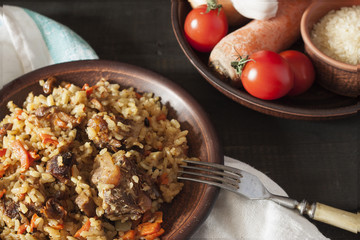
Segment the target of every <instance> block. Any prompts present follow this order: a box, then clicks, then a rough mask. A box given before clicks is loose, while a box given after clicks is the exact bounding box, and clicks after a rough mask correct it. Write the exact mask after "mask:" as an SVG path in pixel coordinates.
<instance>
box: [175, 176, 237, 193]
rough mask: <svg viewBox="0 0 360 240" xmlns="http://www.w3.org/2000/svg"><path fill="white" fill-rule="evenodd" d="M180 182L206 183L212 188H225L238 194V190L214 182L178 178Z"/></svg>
mask: <svg viewBox="0 0 360 240" xmlns="http://www.w3.org/2000/svg"><path fill="white" fill-rule="evenodd" d="M177 178H178V179H180V180H188V181H192V182H199V183H205V184H208V185H212V186H216V187H219V188H223V189H226V190H229V191H232V192H235V193H236V190H237V188H235V187H230V186H229V185H225V184H221V183H217V182H212V181H206V180H202V179H197V178H188V177H181V176H180V177H177Z"/></svg>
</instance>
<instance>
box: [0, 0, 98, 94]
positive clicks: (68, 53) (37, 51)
mask: <svg viewBox="0 0 360 240" xmlns="http://www.w3.org/2000/svg"><path fill="white" fill-rule="evenodd" d="M0 13H1V15H0V44H1V45H0V50H1V51H0V53H1V58H0V63H1V64H0V73H1V75H0V89H1V88H2V86H3V85H5V84H6V83H7V82H8V81H11V80H13V79H15V78H17V77H19V76H21V75H23V74H25V73H27V72H30V71H32V70H35V69H38V68H41V67H44V66H47V65H50V64H55V63H61V62H68V61H74V60H82V59H97V58H98V56H97V55H96V53H95V52H94V50H93V49H92V48H91V47H90V46H89V45H88V44H87V43H86V42H85V41H84V40H83V39H82V38H81V37H79V36H78V35H77V34H76V33H74V32H73V31H72V30H70V29H69V28H68V27H66V26H64V25H62V24H60V23H57V22H56V21H54V20H52V19H49V18H47V17H45V16H43V15H40V14H38V13H35V12H33V11H30V10H28V9H24V8H19V7H15V6H8V5H4V6H3V7H0Z"/></svg>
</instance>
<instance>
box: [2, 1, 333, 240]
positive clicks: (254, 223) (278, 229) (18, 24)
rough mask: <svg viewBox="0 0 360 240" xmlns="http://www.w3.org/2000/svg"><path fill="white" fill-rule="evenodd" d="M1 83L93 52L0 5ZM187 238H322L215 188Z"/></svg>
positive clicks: (57, 28)
mask: <svg viewBox="0 0 360 240" xmlns="http://www.w3.org/2000/svg"><path fill="white" fill-rule="evenodd" d="M0 11H2V18H0V43H1V54H2V58H1V61H2V64H1V65H0V68H1V67H3V69H0V72H1V73H2V76H1V78H0V89H1V87H2V86H3V85H4V84H6V83H8V82H9V81H11V80H13V79H14V78H16V77H18V76H21V75H22V74H24V73H27V72H29V71H32V70H34V69H37V68H40V67H43V66H47V65H50V64H54V63H60V62H66V61H73V60H80V59H96V58H97V55H96V53H95V52H94V51H93V50H92V49H91V47H90V46H89V45H88V44H87V43H86V42H85V41H84V40H83V39H82V38H80V37H79V36H78V35H76V34H75V33H74V32H73V31H71V30H70V29H69V28H67V27H66V26H63V25H61V24H59V23H57V22H55V21H53V20H51V19H49V18H46V17H44V16H42V15H40V14H37V13H35V12H32V11H30V10H27V9H22V8H18V7H12V6H4V7H3V8H0ZM225 164H226V165H229V166H233V167H237V168H241V169H243V170H246V171H249V172H251V173H253V174H255V175H257V176H258V177H259V178H260V179H261V180H262V182H263V183H264V184H265V186H266V187H267V188H268V189H269V190H270V191H271V192H273V193H275V194H278V195H283V196H286V193H285V192H284V191H283V190H282V189H281V188H280V187H279V186H278V185H277V184H276V183H275V182H273V181H272V180H271V179H270V178H268V177H267V176H265V175H264V174H263V173H261V172H259V171H257V170H255V169H254V168H252V167H250V166H249V165H247V164H245V163H242V162H240V161H237V160H234V159H231V158H229V157H225ZM192 239H229V240H234V239H254V240H255V239H267V240H268V239H270V240H271V239H274V240H275V239H276V240H282V239H284V240H288V239H302V240H303V239H316V240H319V239H326V238H325V237H324V236H323V235H322V234H321V233H320V232H319V231H318V230H317V228H316V227H315V226H314V225H313V224H312V223H310V222H309V221H308V220H307V219H306V218H304V217H302V216H300V215H299V214H298V213H296V212H294V211H291V210H289V209H286V208H284V207H281V206H279V205H277V204H275V203H273V202H270V201H266V200H261V201H260V200H258V201H250V200H247V199H245V198H242V197H240V196H238V195H236V194H234V193H231V192H227V191H223V190H221V192H220V195H219V197H218V199H217V201H216V203H215V206H214V208H213V210H212V212H211V214H210V216H209V217H208V219H207V220H206V221H205V222H204V224H203V225H202V226H201V227H200V229H199V230H198V231H197V232H196V233H195V234H194V235H193V237H192Z"/></svg>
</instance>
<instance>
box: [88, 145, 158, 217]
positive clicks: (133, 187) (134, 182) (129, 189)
mask: <svg viewBox="0 0 360 240" xmlns="http://www.w3.org/2000/svg"><path fill="white" fill-rule="evenodd" d="M99 161H100V163H96V162H99ZM101 162H102V163H101ZM110 162H111V163H110ZM100 169H101V170H100ZM110 169H112V171H111V172H110ZM115 169H116V170H115ZM113 176H116V177H113ZM114 179H116V181H114ZM144 179H145V176H144V174H143V173H142V172H141V170H140V169H139V168H138V166H137V164H136V161H135V159H132V158H128V157H126V156H125V151H118V152H116V153H115V154H113V155H110V153H109V152H106V153H104V154H103V155H101V156H97V159H96V160H95V165H94V172H93V175H92V182H93V183H94V184H95V185H97V188H98V190H99V196H102V198H103V208H104V210H105V216H106V217H107V218H108V219H110V220H113V221H116V220H122V219H125V218H128V217H130V218H131V219H133V220H134V219H135V220H136V219H139V218H140V217H141V215H142V214H143V213H145V212H146V211H148V210H149V209H150V208H151V199H150V197H149V194H150V192H151V191H150V192H145V191H144V190H143V188H144V187H145V186H149V184H148V181H144ZM149 180H150V178H149ZM112 181H114V187H109V188H104V187H103V185H102V184H104V183H109V182H112ZM152 185H154V184H152V183H151V184H150V189H151V188H152Z"/></svg>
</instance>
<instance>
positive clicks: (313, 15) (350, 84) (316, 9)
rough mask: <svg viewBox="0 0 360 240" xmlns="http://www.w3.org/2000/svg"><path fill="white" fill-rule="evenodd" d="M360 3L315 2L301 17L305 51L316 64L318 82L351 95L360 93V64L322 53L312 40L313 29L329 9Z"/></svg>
mask: <svg viewBox="0 0 360 240" xmlns="http://www.w3.org/2000/svg"><path fill="white" fill-rule="evenodd" d="M359 4H360V2H359V1H358V0H348V1H318V2H314V3H312V4H311V5H310V6H309V7H308V8H307V9H306V11H305V12H304V14H303V17H302V19H301V36H302V39H303V40H304V43H305V51H306V53H307V54H308V55H309V56H310V58H311V59H312V61H313V63H314V65H315V68H316V73H317V82H318V83H319V84H320V85H321V86H323V87H324V88H326V89H328V90H330V91H332V92H334V93H337V94H340V95H344V96H349V97H358V96H359V95H360V82H359V80H360V65H357V66H356V65H351V64H346V63H343V62H340V61H337V60H334V59H332V58H330V57H329V56H327V55H325V54H324V53H322V52H321V51H320V50H319V49H318V48H317V47H316V46H315V45H314V44H313V42H312V41H311V31H312V29H313V26H314V24H316V23H317V22H318V21H319V20H320V19H321V18H322V17H323V16H325V15H326V14H327V13H328V12H329V11H331V10H338V9H340V8H341V7H350V6H353V5H359Z"/></svg>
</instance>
